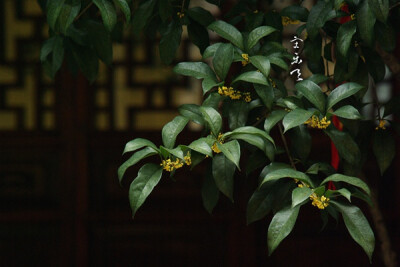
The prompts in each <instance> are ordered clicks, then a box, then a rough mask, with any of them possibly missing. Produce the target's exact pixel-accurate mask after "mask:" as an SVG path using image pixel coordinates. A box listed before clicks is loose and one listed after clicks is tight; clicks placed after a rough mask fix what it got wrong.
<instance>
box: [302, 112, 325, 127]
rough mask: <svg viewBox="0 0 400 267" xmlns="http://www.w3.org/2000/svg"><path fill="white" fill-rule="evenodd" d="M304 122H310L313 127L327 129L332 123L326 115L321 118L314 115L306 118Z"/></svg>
mask: <svg viewBox="0 0 400 267" xmlns="http://www.w3.org/2000/svg"><path fill="white" fill-rule="evenodd" d="M304 124H308V125H309V126H310V127H311V128H318V129H326V128H328V126H329V125H330V124H331V121H330V120H327V119H326V117H323V118H322V119H319V118H318V117H317V116H315V115H313V116H312V117H311V118H309V119H308V120H306V121H305V122H304Z"/></svg>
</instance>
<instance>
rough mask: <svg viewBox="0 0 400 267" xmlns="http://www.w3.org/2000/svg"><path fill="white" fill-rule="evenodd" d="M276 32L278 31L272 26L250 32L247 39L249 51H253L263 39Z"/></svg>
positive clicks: (261, 27)
mask: <svg viewBox="0 0 400 267" xmlns="http://www.w3.org/2000/svg"><path fill="white" fill-rule="evenodd" d="M275 31H277V29H275V28H273V27H270V26H260V27H257V28H255V29H254V30H252V31H251V32H250V34H249V37H248V39H247V49H249V50H250V49H252V48H253V47H254V46H255V45H256V44H257V42H258V41H259V40H260V39H261V38H263V37H265V36H267V35H269V34H271V33H273V32H275Z"/></svg>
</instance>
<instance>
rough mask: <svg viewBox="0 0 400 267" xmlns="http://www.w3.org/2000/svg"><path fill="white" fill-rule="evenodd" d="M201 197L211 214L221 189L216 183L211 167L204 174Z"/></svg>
mask: <svg viewBox="0 0 400 267" xmlns="http://www.w3.org/2000/svg"><path fill="white" fill-rule="evenodd" d="M201 197H202V199H203V206H204V208H205V209H206V210H207V211H208V213H210V214H211V213H212V211H213V209H214V207H215V206H216V205H217V203H218V200H219V190H218V187H217V185H216V184H215V181H214V178H213V175H212V171H211V169H210V170H209V171H207V173H206V175H205V176H204V180H203V186H202V187H201Z"/></svg>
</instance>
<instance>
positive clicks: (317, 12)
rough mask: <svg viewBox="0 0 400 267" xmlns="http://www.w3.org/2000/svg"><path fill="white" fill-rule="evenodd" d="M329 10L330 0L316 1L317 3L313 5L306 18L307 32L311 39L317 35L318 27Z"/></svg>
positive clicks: (330, 6)
mask: <svg viewBox="0 0 400 267" xmlns="http://www.w3.org/2000/svg"><path fill="white" fill-rule="evenodd" d="M331 10H332V2H331V1H318V2H317V4H316V5H315V6H313V8H312V9H311V11H310V14H309V15H308V20H307V33H308V36H310V38H311V39H314V38H315V37H316V36H317V35H318V33H319V29H320V28H322V27H323V26H324V24H325V22H326V20H327V17H328V14H329V13H330V12H331Z"/></svg>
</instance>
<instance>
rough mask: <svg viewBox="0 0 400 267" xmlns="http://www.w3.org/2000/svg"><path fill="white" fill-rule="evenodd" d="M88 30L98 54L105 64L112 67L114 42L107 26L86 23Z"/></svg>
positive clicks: (92, 22) (93, 22) (91, 22)
mask: <svg viewBox="0 0 400 267" xmlns="http://www.w3.org/2000/svg"><path fill="white" fill-rule="evenodd" d="M71 28H72V27H71ZM71 28H70V29H71ZM86 30H87V32H88V35H89V38H90V40H91V43H92V44H93V47H94V49H95V51H96V54H97V55H98V56H99V58H100V59H101V60H102V61H103V62H104V63H106V64H107V65H110V64H111V63H112V59H113V48H112V40H111V37H110V34H109V33H108V32H107V30H106V29H105V26H104V25H103V24H102V23H99V22H96V21H86Z"/></svg>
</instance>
